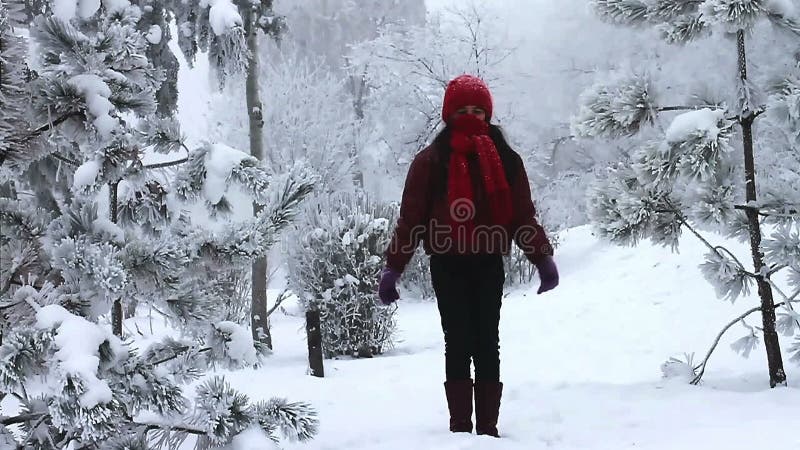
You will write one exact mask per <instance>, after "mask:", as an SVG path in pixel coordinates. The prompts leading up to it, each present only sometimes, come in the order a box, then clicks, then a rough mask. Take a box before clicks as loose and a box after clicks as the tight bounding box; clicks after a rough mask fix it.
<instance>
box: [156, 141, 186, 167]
mask: <svg viewBox="0 0 800 450" xmlns="http://www.w3.org/2000/svg"><path fill="white" fill-rule="evenodd" d="M181 147H183V149H184V150H186V153H191V152H190V151H189V147H187V146H186V144H184V143H183V142H181ZM187 161H189V157H188V156H186V157H184V158H181V159H177V160H175V161H168V162H163V163H157V164H149V165H146V166H144V168H145V169H163V168H165V167H172V166H179V165H181V164H183V163H185V162H187Z"/></svg>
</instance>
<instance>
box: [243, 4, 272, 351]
mask: <svg viewBox="0 0 800 450" xmlns="http://www.w3.org/2000/svg"><path fill="white" fill-rule="evenodd" d="M255 19H256V16H255V14H253V12H252V10H249V9H247V10H246V12H245V17H244V31H245V33H246V35H247V50H248V52H249V53H250V56H249V58H248V64H247V81H246V85H245V90H246V96H247V117H248V119H249V125H250V154H251V155H253V157H255V158H256V159H258V160H259V161H263V160H264V131H263V127H264V120H263V114H262V111H261V97H260V95H259V90H258V70H259V67H258V26H257V24H256V23H255ZM261 209H262V208H261V206H259V205H257V204H255V203H254V204H253V214H254V215H257V214H258V213H260V212H261ZM251 281H252V289H251V301H250V326H251V329H252V332H253V340H254V341H258V342H261V343H262V344H264V345H266V346H267V347H268V348H269V349H270V350H272V335H271V334H270V331H269V317H268V316H267V258H266V256H265V257H263V258H258V259H256V260H255V261H254V262H253V266H252V272H251Z"/></svg>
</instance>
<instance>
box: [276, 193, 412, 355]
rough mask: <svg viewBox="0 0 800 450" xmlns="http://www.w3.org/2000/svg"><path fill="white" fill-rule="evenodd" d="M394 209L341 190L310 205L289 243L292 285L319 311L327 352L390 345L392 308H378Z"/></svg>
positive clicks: (371, 351) (366, 351) (364, 351)
mask: <svg viewBox="0 0 800 450" xmlns="http://www.w3.org/2000/svg"><path fill="white" fill-rule="evenodd" d="M397 212H398V210H397V207H396V206H395V205H386V204H378V203H376V202H375V201H373V200H372V199H370V198H369V197H368V196H366V195H365V194H360V193H348V192H339V193H335V194H329V195H326V196H323V197H320V198H318V199H317V201H316V202H309V203H308V204H307V205H306V208H305V211H304V214H302V215H301V216H300V217H299V218H298V221H297V222H296V223H295V231H294V232H293V233H292V235H291V236H290V239H289V240H288V242H289V244H288V245H289V247H290V251H289V256H288V268H289V284H290V286H291V287H292V289H293V290H295V292H297V293H298V296H299V297H300V299H301V302H302V303H303V305H304V307H305V308H315V309H318V310H319V312H320V319H321V322H322V325H321V326H322V343H323V344H322V345H323V354H324V356H325V357H326V358H331V357H334V356H338V355H352V356H372V355H375V354H380V353H382V352H383V351H384V349H385V348H386V347H387V346H388V345H390V344H391V336H392V332H393V331H394V328H395V318H394V308H382V307H379V306H377V303H376V300H377V291H378V279H379V275H380V271H381V268H382V267H383V257H382V255H383V252H384V250H385V249H386V247H387V245H388V243H389V239H390V238H391V232H392V225H393V224H394V223H395V220H396V217H397Z"/></svg>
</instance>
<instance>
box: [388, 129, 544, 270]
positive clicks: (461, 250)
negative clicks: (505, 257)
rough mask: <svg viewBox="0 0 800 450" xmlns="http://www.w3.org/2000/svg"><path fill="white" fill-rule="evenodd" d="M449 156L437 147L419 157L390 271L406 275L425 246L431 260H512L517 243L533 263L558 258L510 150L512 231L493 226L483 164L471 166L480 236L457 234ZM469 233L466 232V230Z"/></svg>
mask: <svg viewBox="0 0 800 450" xmlns="http://www.w3.org/2000/svg"><path fill="white" fill-rule="evenodd" d="M448 159H449V154H445V152H444V151H440V149H439V148H437V147H436V145H435V144H434V145H431V146H429V147H427V148H425V149H424V150H422V151H421V152H419V153H418V154H417V155H416V157H415V158H414V160H413V161H412V162H411V166H410V167H409V169H408V175H407V176H406V183H405V187H404V189H403V199H402V202H401V204H400V217H399V219H398V220H397V226H396V227H395V230H394V235H393V236H392V240H391V242H390V244H389V247H388V248H387V249H386V252H385V256H386V265H387V266H388V267H389V268H391V269H394V270H396V271H398V272H403V270H404V269H405V267H406V265H407V264H408V262H409V261H410V260H411V257H412V256H413V255H414V251H415V250H416V248H417V245H418V244H419V242H420V241H422V244H423V248H424V249H425V253H427V254H429V255H430V254H487V253H488V254H496V253H499V254H508V253H509V252H510V250H511V241H512V240H513V241H514V242H515V243H516V244H517V246H519V248H520V249H522V250H523V252H525V256H526V257H527V258H528V260H530V261H531V262H532V263H536V261H537V260H539V259H540V258H542V257H543V256H545V255H552V254H553V247H552V246H551V245H550V241H549V240H548V239H547V236H546V235H545V232H544V229H543V228H542V226H541V225H539V223H538V222H537V221H536V217H535V215H536V209H535V208H534V205H533V201H532V200H531V191H530V186H529V184H528V175H527V173H526V172H525V166H524V164H523V162H522V158H521V157H520V156H519V154H518V153H516V152H515V151H513V150H511V149H508V150H506V151H504V152H502V153H501V159H502V160H503V165H504V167H505V172H506V177H507V179H508V184H509V187H510V188H511V197H512V205H513V209H514V211H513V216H512V217H513V218H512V221H511V223H510V224H509V225H507V226H499V225H493V224H491V223H487V220H486V218H487V217H490V212H489V208H488V207H487V205H486V204H485V203H486V201H485V197H483V195H482V194H483V190H482V187H481V186H482V184H481V183H480V180H478V179H477V177H478V170H477V161H474V164H473V161H470V173H471V174H472V177H473V190H474V192H475V207H474V218H475V224H476V225H477V226H476V227H475V231H474V232H473V233H472V234H471V236H469V237H468V236H466V232H461V233H459V232H458V231H456V232H455V233H454V232H453V228H452V226H451V223H452V221H451V218H450V205H448V201H447V193H446V186H447V181H446V180H447V161H448ZM462 231H463V230H462Z"/></svg>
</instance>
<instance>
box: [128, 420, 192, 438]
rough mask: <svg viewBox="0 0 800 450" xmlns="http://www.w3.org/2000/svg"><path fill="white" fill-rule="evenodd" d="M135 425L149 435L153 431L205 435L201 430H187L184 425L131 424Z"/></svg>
mask: <svg viewBox="0 0 800 450" xmlns="http://www.w3.org/2000/svg"><path fill="white" fill-rule="evenodd" d="M133 423H134V424H135V425H139V426H143V427H145V429H144V432H145V433H149V432H151V431H153V430H164V431H178V432H181V433H189V434H194V435H197V436H205V435H206V434H207V433H206V432H205V431H203V430H200V429H197V428H189V427H188V426H186V425H177V426H176V425H164V424H159V423H142V422H135V421H134V422H133Z"/></svg>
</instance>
